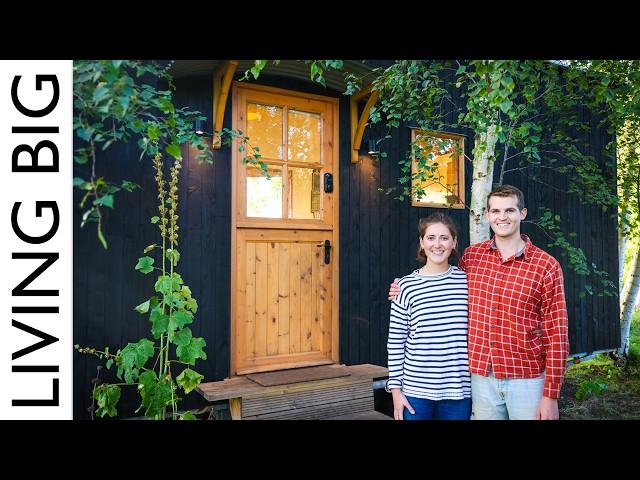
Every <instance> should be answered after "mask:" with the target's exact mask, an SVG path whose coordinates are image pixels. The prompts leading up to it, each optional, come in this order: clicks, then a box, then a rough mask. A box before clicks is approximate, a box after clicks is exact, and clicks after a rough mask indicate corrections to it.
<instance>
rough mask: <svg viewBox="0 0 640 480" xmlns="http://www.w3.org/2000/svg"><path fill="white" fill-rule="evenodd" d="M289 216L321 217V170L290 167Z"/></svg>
mask: <svg viewBox="0 0 640 480" xmlns="http://www.w3.org/2000/svg"><path fill="white" fill-rule="evenodd" d="M288 177H289V179H288V182H287V183H288V186H287V188H288V189H289V218H307V219H316V220H319V219H320V198H321V195H320V170H319V169H314V168H296V167H289V175H288Z"/></svg>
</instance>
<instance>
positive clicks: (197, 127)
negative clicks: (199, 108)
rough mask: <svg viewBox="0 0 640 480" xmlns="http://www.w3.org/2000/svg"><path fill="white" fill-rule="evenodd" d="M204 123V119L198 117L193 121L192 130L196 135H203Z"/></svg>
mask: <svg viewBox="0 0 640 480" xmlns="http://www.w3.org/2000/svg"><path fill="white" fill-rule="evenodd" d="M205 125H206V121H205V120H202V119H198V120H196V121H195V124H194V126H193V130H194V131H195V132H196V135H200V136H202V135H204V134H205V133H206V132H205V131H204V127H205Z"/></svg>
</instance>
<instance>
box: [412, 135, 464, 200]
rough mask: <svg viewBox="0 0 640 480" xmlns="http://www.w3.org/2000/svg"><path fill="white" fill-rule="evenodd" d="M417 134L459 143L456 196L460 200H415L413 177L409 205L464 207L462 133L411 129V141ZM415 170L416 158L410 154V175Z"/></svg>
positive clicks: (413, 140)
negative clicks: (454, 201)
mask: <svg viewBox="0 0 640 480" xmlns="http://www.w3.org/2000/svg"><path fill="white" fill-rule="evenodd" d="M418 135H424V136H429V137H435V138H441V139H450V140H454V141H456V142H458V144H459V145H460V155H459V156H458V192H457V197H458V199H459V200H460V201H459V202H457V203H435V202H420V201H418V200H416V194H415V192H414V191H413V182H414V179H413V178H412V179H411V190H412V192H411V206H412V207H427V208H456V209H463V208H465V184H464V146H465V145H464V141H465V137H464V135H460V134H457V133H450V132H440V131H435V130H422V129H420V128H412V129H411V143H413V142H415V140H416V137H417V136H418ZM416 172H417V163H416V159H415V158H414V157H413V155H412V156H411V176H412V177H413V175H414V174H415V173H416Z"/></svg>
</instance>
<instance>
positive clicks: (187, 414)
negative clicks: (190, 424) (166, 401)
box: [180, 410, 198, 420]
mask: <svg viewBox="0 0 640 480" xmlns="http://www.w3.org/2000/svg"><path fill="white" fill-rule="evenodd" d="M197 419H198V417H196V416H195V415H194V414H193V412H192V411H191V410H189V411H187V412H184V413H183V414H182V415H180V420H197Z"/></svg>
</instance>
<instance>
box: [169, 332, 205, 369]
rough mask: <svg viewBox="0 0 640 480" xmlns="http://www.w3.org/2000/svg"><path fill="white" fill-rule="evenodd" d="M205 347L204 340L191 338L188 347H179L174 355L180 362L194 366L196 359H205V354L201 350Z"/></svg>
mask: <svg viewBox="0 0 640 480" xmlns="http://www.w3.org/2000/svg"><path fill="white" fill-rule="evenodd" d="M206 345H207V343H206V342H205V341H204V338H201V337H198V338H192V339H191V341H190V342H189V344H188V345H179V346H178V348H176V354H177V355H178V359H179V360H180V361H181V362H184V363H188V364H189V365H194V364H195V363H196V360H197V359H198V358H201V359H202V360H206V359H207V354H206V353H204V351H203V350H202V349H203V348H204V347H205V346H206Z"/></svg>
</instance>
